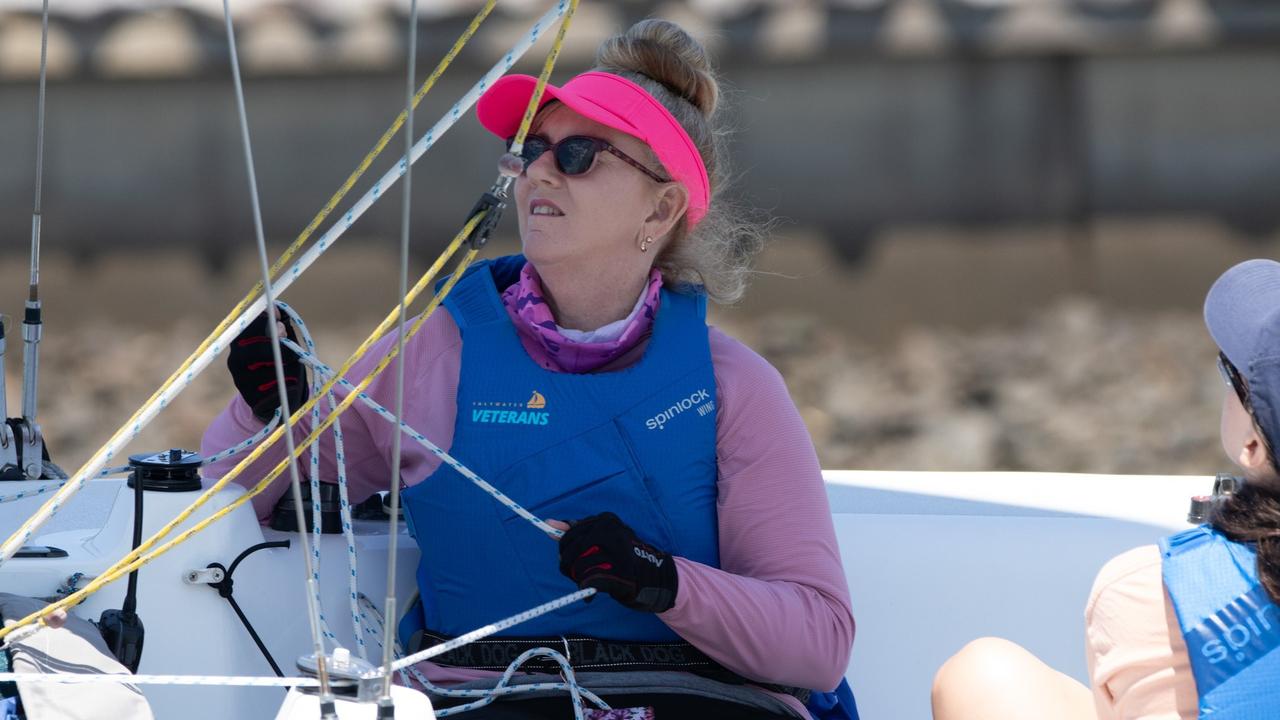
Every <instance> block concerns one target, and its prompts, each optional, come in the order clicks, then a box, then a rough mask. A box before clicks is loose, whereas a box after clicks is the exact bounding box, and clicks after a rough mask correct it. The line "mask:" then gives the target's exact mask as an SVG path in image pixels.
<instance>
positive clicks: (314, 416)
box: [276, 301, 368, 660]
mask: <svg viewBox="0 0 1280 720" xmlns="http://www.w3.org/2000/svg"><path fill="white" fill-rule="evenodd" d="M276 307H278V308H279V309H280V310H281V311H282V312H284V313H285V314H286V315H288V316H289V319H290V320H291V321H292V322H293V325H294V327H295V328H296V329H297V331H298V336H299V337H301V338H302V341H303V342H304V343H306V346H307V350H308V352H310V353H311V354H312V355H313V356H314V355H315V353H316V343H315V340H314V339H313V338H312V336H311V331H310V330H309V329H308V328H307V323H306V322H305V321H304V320H303V319H302V316H301V315H299V314H298V312H297V311H296V310H294V309H293V307H292V306H290V305H289V304H288V303H285V302H279V301H277V302H276ZM323 387H324V381H323V380H322V379H321V378H320V374H319V373H313V374H312V378H311V393H312V395H317V394H319V392H320V390H321V389H322V388H323ZM326 399H327V400H328V401H329V411H330V412H332V411H333V410H335V409H336V408H337V402H336V400H335V399H334V396H333V393H332V392H330V393H329V394H328V397H327V398H326ZM319 424H320V403H316V404H315V405H313V406H312V407H311V426H312V427H317V426H319ZM333 439H334V450H335V454H336V458H335V459H336V465H337V473H338V494H339V501H340V506H339V507H340V515H341V520H342V533H343V535H344V537H345V538H346V541H347V568H348V570H349V572H348V573H347V582H348V585H349V587H348V596H349V599H350V605H351V624H352V630H353V631H354V636H355V640H356V648H357V649H358V650H359V653H360V657H361V658H362V659H365V660H367V659H368V654H367V652H368V651H367V650H366V646H365V641H364V632H363V628H362V625H361V622H360V610H359V607H358V605H357V603H356V586H357V580H358V573H357V568H356V540H355V534H354V532H353V530H352V524H351V504H350V502H349V501H348V498H349V494H348V492H347V464H346V457H345V453H344V452H343V443H342V423H341V421H340V420H339V419H338V418H334V421H333ZM309 452H310V454H311V466H310V471H311V472H310V475H311V478H310V479H311V532H312V538H313V542H312V545H311V555H312V572H313V576H314V578H315V581H316V586H317V587H319V584H320V536H321V530H322V528H321V521H322V516H321V508H320V443H314V444H312V446H311V447H310V448H309ZM316 607H318V608H320V626H321V628H322V632H323V634H324V636H325V638H327V639H328V640H329V641H330V642H331V643H333V645H334V646H337V645H338V640H337V636H336V635H335V634H334V633H333V631H332V630H331V629H330V628H329V623H328V621H327V620H326V619H325V616H324V606H323V604H322V603H321V601H320V598H319V597H316Z"/></svg>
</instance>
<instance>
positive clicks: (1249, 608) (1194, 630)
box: [1160, 525, 1280, 720]
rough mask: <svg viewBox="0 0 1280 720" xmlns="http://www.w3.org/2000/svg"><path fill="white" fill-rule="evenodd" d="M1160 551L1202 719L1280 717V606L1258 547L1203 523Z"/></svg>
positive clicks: (1166, 542) (1163, 544)
mask: <svg viewBox="0 0 1280 720" xmlns="http://www.w3.org/2000/svg"><path fill="white" fill-rule="evenodd" d="M1160 552H1161V555H1162V557H1163V563H1162V567H1161V570H1162V573H1163V575H1164V586H1165V589H1167V590H1168V592H1169V598H1170V599H1171V600H1172V601H1173V609H1174V612H1175V613H1176V614H1177V616H1178V625H1179V627H1180V628H1181V630H1182V635H1183V637H1184V638H1185V639H1186V642H1187V654H1188V656H1190V659H1191V673H1192V675H1193V676H1194V677H1195V680H1196V693H1197V694H1198V695H1199V698H1200V717H1201V718H1214V720H1255V719H1256V720H1262V719H1263V718H1277V717H1280V652H1277V651H1276V650H1277V648H1280V608H1277V607H1276V606H1275V604H1274V603H1272V602H1271V599H1270V598H1269V597H1267V593H1266V591H1265V590H1263V588H1262V585H1260V584H1259V582H1258V571H1257V561H1256V554H1255V552H1254V549H1253V548H1252V547H1251V546H1249V545H1246V544H1242V543H1237V542H1232V541H1231V540H1228V539H1227V538H1226V537H1225V536H1224V535H1222V533H1220V532H1218V531H1217V530H1214V529H1213V528H1212V527H1210V526H1208V525H1201V526H1199V527H1195V528H1191V529H1190V530H1185V531H1183V532H1180V533H1178V534H1176V535H1172V536H1170V537H1167V538H1164V539H1163V540H1161V541H1160Z"/></svg>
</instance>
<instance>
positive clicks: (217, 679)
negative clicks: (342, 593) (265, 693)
mask: <svg viewBox="0 0 1280 720" xmlns="http://www.w3.org/2000/svg"><path fill="white" fill-rule="evenodd" d="M0 682H19V683H48V684H53V685H87V684H92V683H116V684H120V685H208V686H215V687H224V686H240V687H320V681H319V680H317V679H316V678H310V677H262V676H257V675H109V674H101V675H89V674H73V673H52V674H48V675H46V674H43V673H0Z"/></svg>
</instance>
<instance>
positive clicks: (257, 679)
mask: <svg viewBox="0 0 1280 720" xmlns="http://www.w3.org/2000/svg"><path fill="white" fill-rule="evenodd" d="M595 594H596V589H595V588H586V589H585V590H579V591H577V592H573V593H569V594H568V595H564V596H562V597H559V598H556V599H555V600H552V601H550V602H547V603H543V604H542V605H539V606H537V607H534V608H530V609H528V610H525V611H524V612H521V613H517V614H516V615H512V616H511V617H508V618H505V619H502V620H499V621H497V622H495V623H492V624H490V625H485V626H484V627H481V628H478V629H476V630H472V631H471V632H469V633H467V634H465V635H459V636H458V637H456V638H454V639H453V640H450V641H449V642H446V643H442V644H440V645H435V646H433V647H429V648H427V649H425V650H423V651H421V652H418V653H414V654H413V655H410V656H408V657H406V658H402V659H401V660H399V661H397V662H395V663H394V664H393V668H392V669H393V670H401V669H403V668H405V667H408V666H410V665H415V664H417V663H419V662H422V661H423V660H427V659H429V658H433V657H435V656H436V655H440V654H442V653H446V652H449V651H450V650H453V649H455V648H458V647H461V646H462V645H465V644H467V643H469V642H473V641H475V640H481V639H483V638H486V637H489V636H490V635H493V634H494V633H499V632H502V631H503V630H506V629H508V628H511V627H514V626H516V625H519V624H520V623H522V622H525V621H528V620H532V619H534V618H536V617H540V616H542V615H546V614H547V613H549V612H554V611H556V610H559V609H560V608H562V607H564V606H566V605H570V604H572V603H575V602H577V601H579V600H585V599H586V598H589V597H591V596H592V595H595ZM380 675H381V670H380V669H379V670H375V671H373V672H372V673H371V674H370V675H366V676H365V677H378V676H380ZM0 682H39V683H54V684H67V685H78V684H82V683H102V682H105V683H118V684H123V685H243V686H251V687H278V686H293V687H317V686H318V685H319V684H320V683H319V682H318V681H317V680H316V679H315V678H309V677H263V676H243V675H126V674H120V675H111V674H106V673H94V674H76V673H50V674H45V673H12V672H9V673H0Z"/></svg>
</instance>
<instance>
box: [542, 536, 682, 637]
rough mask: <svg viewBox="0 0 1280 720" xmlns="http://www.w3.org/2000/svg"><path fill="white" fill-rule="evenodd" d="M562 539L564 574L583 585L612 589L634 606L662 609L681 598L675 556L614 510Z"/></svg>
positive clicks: (611, 594) (613, 593)
mask: <svg viewBox="0 0 1280 720" xmlns="http://www.w3.org/2000/svg"><path fill="white" fill-rule="evenodd" d="M548 524H550V525H552V526H553V527H556V528H559V529H564V530H565V534H564V537H563V538H561V539H560V572H561V573H562V574H564V576H565V577H567V578H569V579H570V580H572V581H574V582H575V583H577V584H578V587H580V588H588V587H592V588H595V589H597V590H599V591H601V592H604V593H608V594H609V595H610V596H611V597H613V599H614V600H617V601H618V602H620V603H622V604H623V605H625V606H626V607H629V608H631V609H632V610H639V611H641V612H653V613H660V612H665V611H666V610H670V609H671V606H672V605H675V602H676V590H677V589H678V587H679V576H678V575H677V573H676V562H675V558H674V557H672V556H671V554H670V553H667V552H663V551H662V550H659V549H657V548H655V547H653V546H652V545H649V544H647V543H644V542H641V541H640V539H639V538H637V537H636V533H635V531H634V530H632V529H631V528H630V527H628V526H627V524H626V523H624V522H622V520H621V519H620V518H619V517H618V516H617V515H614V514H613V513H611V512H606V513H601V514H599V515H592V516H591V517H586V518H583V519H581V520H577V521H574V522H571V523H569V524H568V525H566V524H564V523H561V522H558V521H555V520H551V521H548Z"/></svg>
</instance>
